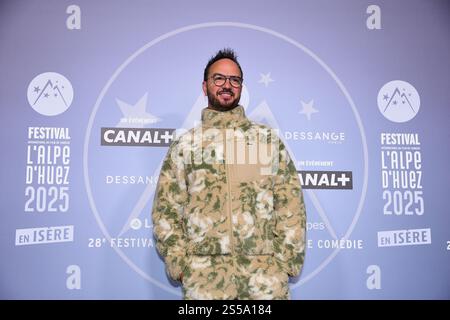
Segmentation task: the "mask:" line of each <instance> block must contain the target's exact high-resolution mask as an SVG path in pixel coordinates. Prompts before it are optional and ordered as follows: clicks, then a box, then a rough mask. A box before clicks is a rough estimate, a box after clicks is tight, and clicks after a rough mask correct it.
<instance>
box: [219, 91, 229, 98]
mask: <svg viewBox="0 0 450 320" xmlns="http://www.w3.org/2000/svg"><path fill="white" fill-rule="evenodd" d="M218 95H219V96H228V97H232V96H233V93H231V92H228V91H226V92H219V94H218Z"/></svg>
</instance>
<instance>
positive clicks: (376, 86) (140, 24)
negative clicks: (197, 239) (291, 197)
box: [0, 0, 450, 300]
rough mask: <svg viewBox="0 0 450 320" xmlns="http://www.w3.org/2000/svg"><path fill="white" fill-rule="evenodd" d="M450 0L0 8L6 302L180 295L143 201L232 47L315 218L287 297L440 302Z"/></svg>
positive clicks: (256, 108)
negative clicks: (206, 81) (210, 71)
mask: <svg viewBox="0 0 450 320" xmlns="http://www.w3.org/2000/svg"><path fill="white" fill-rule="evenodd" d="M449 17H450V1H439V0H429V1H428V0H410V1H406V0H397V1H387V0H386V1H381V0H374V1H366V0H345V1H324V0H319V1H312V0H308V1H303V0H302V1H293V0H291V1H273V0H272V1H256V0H250V1H242V0H229V1H221V2H214V1H205V0H198V1H197V0H191V1H173V0H168V1H162V0H161V1H156V0H148V1H122V0H113V1H81V0H79V1H56V0H52V1H51V0H45V1H44V0H43V1H32V0H30V1H12V0H11V1H6V0H2V1H1V2H0V40H1V50H0V65H1V71H2V77H1V86H0V91H1V95H0V101H1V120H2V123H3V125H2V126H1V127H0V131H1V145H2V148H3V149H2V152H1V154H2V155H1V224H0V228H1V242H0V246H1V278H0V293H1V298H2V299H182V294H181V287H180V285H179V284H177V283H174V282H171V281H170V280H169V278H168V276H167V275H166V272H165V268H164V263H163V261H162V260H161V257H160V256H159V255H158V253H157V251H156V248H155V239H154V237H153V234H152V221H151V208H152V202H153V195H154V191H155V187H156V184H157V180H158V176H159V171H160V166H161V163H162V160H163V157H164V156H165V155H166V152H167V150H168V146H169V145H170V143H171V141H173V139H174V137H176V135H177V134H179V133H180V132H183V130H187V129H189V128H191V127H193V126H194V125H196V124H198V122H199V120H200V113H201V109H202V108H204V107H206V106H207V99H206V98H205V96H204V94H203V92H202V88H201V84H202V81H203V70H204V68H205V65H206V63H207V61H208V60H209V58H210V57H211V56H212V55H213V54H215V53H216V52H217V51H218V50H219V49H222V48H225V47H230V48H232V49H234V50H235V51H236V53H237V55H238V60H239V62H240V64H241V66H242V68H243V72H244V87H243V91H242V98H241V104H242V105H243V106H244V108H245V110H246V114H247V116H248V117H249V118H250V119H251V120H253V121H256V122H259V123H264V124H268V125H270V126H271V127H273V128H276V129H277V130H278V134H279V136H280V137H281V138H282V140H283V141H284V142H285V144H286V146H287V149H288V151H289V153H290V154H291V156H292V158H293V160H294V162H295V165H296V167H297V170H298V173H299V177H300V180H301V183H302V186H303V193H304V198H305V203H306V209H307V221H308V223H307V243H306V256H305V264H304V267H303V271H302V273H301V275H300V276H299V277H297V278H291V279H290V283H289V285H290V289H291V293H292V298H293V299H302V300H309V299H449V298H450V273H449V267H450V228H449V227H450V218H449V217H450V215H449V213H450V212H449V209H448V207H449V206H448V201H447V200H448V199H447V198H450V197H449V194H448V192H449V191H448V190H449V188H448V183H449V178H450V177H449V170H448V167H447V166H448V164H449V162H448V160H449V155H450V152H449V138H450V137H449V133H450V129H449V124H448V123H449V120H450V117H449V116H450V111H449V102H450V90H449V89H450V88H449V72H450V68H449V66H450V61H449V52H450V43H449V39H450V19H449Z"/></svg>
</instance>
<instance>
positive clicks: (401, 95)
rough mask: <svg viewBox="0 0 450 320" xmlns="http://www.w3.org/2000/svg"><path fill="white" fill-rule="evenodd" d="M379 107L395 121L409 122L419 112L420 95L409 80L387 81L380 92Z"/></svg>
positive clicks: (386, 116)
mask: <svg viewBox="0 0 450 320" xmlns="http://www.w3.org/2000/svg"><path fill="white" fill-rule="evenodd" d="M377 102H378V109H379V110H380V112H381V114H382V115H383V116H384V117H385V118H386V119H388V120H390V121H393V122H407V121H409V120H411V119H412V118H414V117H415V116H416V114H417V113H418V112H419V108H420V96H419V93H418V92H417V90H416V89H415V88H414V87H413V86H412V85H411V84H410V83H408V82H406V81H402V80H394V81H390V82H388V83H386V84H385V85H384V86H383V87H382V88H381V89H380V91H379V92H378V98H377Z"/></svg>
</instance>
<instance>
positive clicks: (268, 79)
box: [258, 72, 275, 88]
mask: <svg viewBox="0 0 450 320" xmlns="http://www.w3.org/2000/svg"><path fill="white" fill-rule="evenodd" d="M259 75H260V76H261V79H259V81H258V83H264V85H265V86H266V88H267V87H268V86H269V83H271V82H274V81H275V80H273V79H272V78H271V77H270V72H269V73H267V74H262V73H260V74H259Z"/></svg>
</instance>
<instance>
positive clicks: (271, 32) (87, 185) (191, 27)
mask: <svg viewBox="0 0 450 320" xmlns="http://www.w3.org/2000/svg"><path fill="white" fill-rule="evenodd" d="M211 27H237V28H243V29H251V30H256V31H260V32H263V33H267V34H269V35H272V36H274V37H276V38H280V39H282V40H284V41H286V42H288V43H290V44H292V45H293V46H295V47H297V48H299V49H301V50H302V51H303V52H305V53H306V54H307V55H309V56H310V57H311V58H313V59H314V60H315V61H316V62H317V63H318V64H319V65H320V66H321V67H322V68H323V69H324V70H325V71H326V72H327V73H328V74H329V75H330V76H331V77H332V79H333V80H334V81H335V82H336V83H337V85H338V87H339V89H340V90H341V91H342V93H343V94H344V96H345V98H346V99H347V102H348V103H349V104H350V107H351V109H352V111H353V115H354V117H355V119H356V122H357V125H358V128H359V131H360V135H361V141H362V147H363V157H364V170H363V183H362V190H361V197H360V199H359V202H358V206H357V209H356V214H355V216H354V217H353V220H352V222H351V224H350V226H349V228H348V229H347V231H346V233H345V235H344V237H342V238H341V239H342V240H347V239H348V238H349V236H350V234H351V233H352V232H353V229H354V228H355V225H356V222H357V221H358V219H359V216H360V215H361V211H362V207H363V205H364V201H365V197H366V193H367V185H368V176H369V174H368V167H369V157H368V148H367V139H366V134H365V131H364V127H363V125H362V121H361V118H360V116H359V113H358V110H357V108H356V105H355V103H354V102H353V99H352V98H351V96H350V94H349V93H348V91H347V89H346V88H345V87H344V85H343V83H342V82H341V81H340V79H339V78H338V77H337V76H336V74H335V73H334V72H333V71H332V70H331V68H330V67H328V65H326V64H325V62H323V61H322V60H321V59H320V58H319V57H318V56H317V55H316V54H314V53H313V52H312V51H311V50H309V49H308V48H307V47H305V46H304V45H302V44H300V43H299V42H297V41H295V40H293V39H291V38H289V37H287V36H285V35H283V34H281V33H279V32H276V31H274V30H271V29H268V28H265V27H260V26H256V25H252V24H246V23H241V22H207V23H199V24H194V25H188V26H185V27H182V28H178V29H175V30H173V31H170V32H168V33H165V34H163V35H161V36H159V37H157V38H156V39H154V40H152V41H150V42H149V43H147V44H146V45H144V46H142V47H141V48H140V49H138V50H137V51H136V52H135V53H133V54H132V55H131V56H130V57H128V58H127V59H126V60H125V62H123V63H122V64H121V65H120V66H119V67H118V68H117V69H116V71H115V72H114V73H113V75H112V76H111V77H110V78H109V80H108V82H107V83H106V85H105V86H104V87H103V89H102V91H101V92H100V94H99V96H98V98H97V100H96V102H95V105H94V109H93V110H92V113H91V116H90V117H89V121H88V126H87V129H86V135H85V141H84V147H83V171H84V181H85V188H86V192H87V195H88V200H89V205H90V207H91V210H92V211H93V214H94V217H95V219H96V220H97V223H98V225H99V227H100V230H101V231H102V233H103V234H104V235H105V237H106V238H107V239H108V241H111V236H110V235H109V232H108V230H107V228H106V226H105V225H104V223H103V221H102V219H101V217H100V215H99V213H98V210H97V207H96V205H95V201H94V199H93V196H92V190H91V186H90V182H89V169H88V165H87V163H88V157H89V139H90V136H91V131H92V127H93V123H94V119H95V116H96V114H97V111H98V109H99V107H100V103H101V101H102V100H103V97H104V96H105V94H106V92H107V91H108V89H109V87H110V86H111V85H112V83H113V82H114V81H115V79H116V78H117V77H118V76H119V75H120V73H121V72H122V71H123V70H124V69H125V68H126V67H127V66H128V65H129V64H130V63H131V62H132V61H133V60H134V59H135V58H137V57H138V56H139V55H140V54H142V53H143V52H145V51H146V50H147V49H148V48H150V47H152V46H154V45H155V44H157V43H159V42H161V41H163V40H165V39H168V38H170V37H172V36H175V35H177V34H180V33H184V32H187V31H192V30H196V29H202V28H211ZM307 193H308V194H309V195H314V193H313V191H312V190H307ZM313 198H315V196H314V197H313ZM113 249H114V250H115V251H116V253H117V254H118V255H119V256H120V257H121V258H122V259H123V260H124V261H125V262H126V263H127V264H128V265H129V266H130V267H131V268H132V269H133V270H134V271H135V272H137V273H138V274H139V275H141V276H142V277H143V278H144V279H146V280H148V281H149V282H151V283H153V284H154V285H156V286H158V287H160V288H162V289H163V290H166V291H168V292H171V293H173V294H175V295H177V296H180V292H179V291H178V290H175V289H174V288H169V287H167V286H166V285H164V284H162V283H160V282H159V281H157V280H155V279H153V278H152V277H150V276H149V275H148V274H147V273H146V272H144V271H143V270H142V269H141V268H139V267H138V266H137V265H136V264H135V263H134V262H133V261H131V260H130V259H129V258H128V256H126V255H125V253H124V252H123V251H122V250H120V248H117V247H113ZM340 250H341V249H340V248H339V247H338V248H336V249H334V251H333V252H332V253H331V254H330V255H329V256H328V257H327V258H326V259H325V260H324V261H323V262H322V263H321V264H320V265H319V266H318V267H317V268H316V269H315V270H314V271H313V272H311V273H310V274H308V276H307V277H305V278H303V279H301V280H300V281H298V282H297V283H296V284H294V285H293V286H292V287H291V288H292V289H295V288H296V287H298V286H300V285H302V284H304V283H306V282H307V281H309V280H310V279H312V278H313V277H314V276H316V275H317V274H318V273H319V272H320V271H321V270H322V269H323V268H325V267H326V266H327V265H328V264H329V263H330V262H331V261H332V260H333V259H334V257H335V256H336V255H337V254H338V253H339V251H340Z"/></svg>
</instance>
